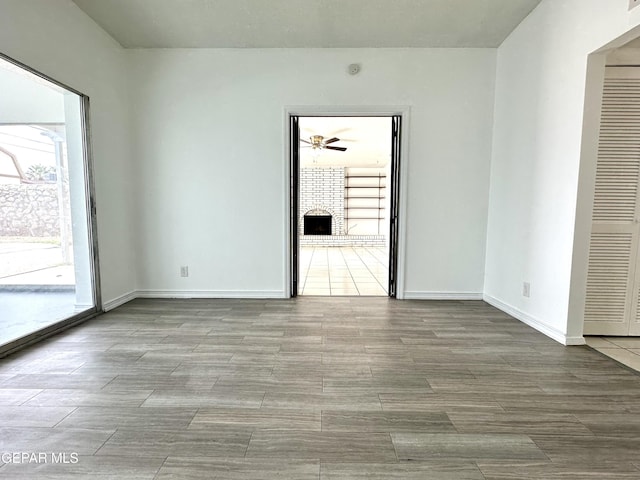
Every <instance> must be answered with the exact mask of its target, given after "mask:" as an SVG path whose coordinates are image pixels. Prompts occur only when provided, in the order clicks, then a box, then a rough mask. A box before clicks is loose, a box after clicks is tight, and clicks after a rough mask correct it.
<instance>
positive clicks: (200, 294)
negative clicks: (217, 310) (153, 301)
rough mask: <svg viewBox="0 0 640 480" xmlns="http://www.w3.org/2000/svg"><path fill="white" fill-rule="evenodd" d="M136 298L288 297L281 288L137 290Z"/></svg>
mask: <svg viewBox="0 0 640 480" xmlns="http://www.w3.org/2000/svg"><path fill="white" fill-rule="evenodd" d="M136 297H137V298H265V299H266V298H288V297H287V295H286V294H285V292H283V291H281V290H138V291H137V292H136Z"/></svg>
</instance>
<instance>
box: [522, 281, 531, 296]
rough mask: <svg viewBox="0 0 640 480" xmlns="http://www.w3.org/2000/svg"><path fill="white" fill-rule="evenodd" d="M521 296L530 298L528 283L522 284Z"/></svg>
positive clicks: (529, 285)
mask: <svg viewBox="0 0 640 480" xmlns="http://www.w3.org/2000/svg"><path fill="white" fill-rule="evenodd" d="M522 296H523V297H527V298H528V297H530V296H531V284H530V283H529V282H523V283H522Z"/></svg>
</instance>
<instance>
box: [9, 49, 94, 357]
mask: <svg viewBox="0 0 640 480" xmlns="http://www.w3.org/2000/svg"><path fill="white" fill-rule="evenodd" d="M87 107H88V98H87V97H85V96H83V95H81V94H79V93H78V92H75V91H72V90H70V89H68V88H65V87H64V86H62V85H60V84H58V83H55V82H54V81H51V80H50V79H47V78H45V77H44V76H41V75H39V74H36V73H34V72H33V71H31V70H28V69H26V68H24V67H23V66H22V65H19V64H17V63H15V62H13V61H10V60H9V59H5V58H3V57H0V353H1V352H2V349H3V348H4V349H5V350H6V349H7V348H8V347H11V346H14V345H16V344H17V343H19V342H20V340H21V339H25V338H28V339H32V338H34V337H36V336H38V335H44V334H47V333H50V332H51V331H53V330H54V329H55V328H56V327H60V326H63V325H64V324H65V323H68V322H70V321H74V320H78V319H80V318H82V317H83V316H86V315H89V314H93V313H95V312H96V310H97V308H96V306H97V305H98V303H99V302H98V288H97V283H96V278H97V262H96V260H95V258H96V249H95V245H94V241H93V239H94V235H93V228H92V226H93V220H92V216H91V212H92V209H91V203H92V202H91V193H90V192H91V191H92V188H91V181H90V169H89V162H88V158H89V156H88V154H87V151H88V149H87V147H88V142H87V128H86V127H87V121H86V118H87Z"/></svg>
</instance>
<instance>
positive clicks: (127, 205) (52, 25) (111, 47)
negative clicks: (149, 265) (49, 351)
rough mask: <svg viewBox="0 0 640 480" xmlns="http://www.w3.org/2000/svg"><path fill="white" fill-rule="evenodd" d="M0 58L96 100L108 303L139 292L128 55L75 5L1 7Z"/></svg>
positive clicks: (57, 0) (51, 2)
mask: <svg viewBox="0 0 640 480" xmlns="http://www.w3.org/2000/svg"><path fill="white" fill-rule="evenodd" d="M0 51H1V52H2V53H4V54H5V55H8V56H10V57H12V58H14V59H16V60H19V61H21V62H22V63H25V64H27V65H29V66H30V67H32V68H34V69H36V70H39V71H41V72H42V73H44V74H46V75H49V76H50V77H52V78H54V79H56V80H58V81H60V82H62V83H65V84H67V85H69V86H70V87H72V88H75V89H76V90H79V91H81V92H82V93H85V94H87V95H88V96H89V97H90V98H91V121H92V134H93V153H94V167H95V181H96V194H97V209H98V233H99V239H98V240H99V243H100V260H101V269H102V293H103V299H104V300H106V301H110V300H113V299H116V298H118V297H120V296H122V295H126V294H128V293H130V292H132V291H134V290H135V261H134V251H133V249H132V245H133V244H134V241H133V237H132V226H133V223H134V218H133V212H132V208H131V205H132V203H133V202H132V192H133V190H132V179H131V175H130V170H131V155H130V142H129V121H128V96H127V85H126V79H127V77H126V74H125V56H124V54H123V50H122V48H121V47H120V46H119V45H118V44H117V43H116V42H115V41H114V40H113V39H112V38H111V37H109V36H108V35H107V34H106V33H104V31H103V30H101V29H100V28H99V27H97V25H96V24H95V23H94V22H93V21H92V20H90V19H89V18H88V17H87V16H86V15H85V14H84V13H83V12H82V11H81V10H80V9H79V8H78V7H77V6H76V5H75V4H74V3H73V2H71V1H70V0H2V2H0Z"/></svg>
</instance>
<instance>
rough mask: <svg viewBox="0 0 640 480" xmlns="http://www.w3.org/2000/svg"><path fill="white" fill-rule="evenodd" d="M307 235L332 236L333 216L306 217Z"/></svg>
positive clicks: (305, 229)
mask: <svg viewBox="0 0 640 480" xmlns="http://www.w3.org/2000/svg"><path fill="white" fill-rule="evenodd" d="M304 234H305V235H331V215H305V216H304Z"/></svg>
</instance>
